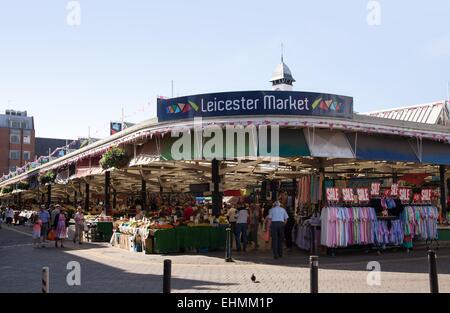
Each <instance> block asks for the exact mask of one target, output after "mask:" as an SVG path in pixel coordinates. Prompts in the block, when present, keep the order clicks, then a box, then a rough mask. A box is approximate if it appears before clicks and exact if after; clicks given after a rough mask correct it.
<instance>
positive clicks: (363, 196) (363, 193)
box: [356, 188, 369, 202]
mask: <svg viewBox="0 0 450 313" xmlns="http://www.w3.org/2000/svg"><path fill="white" fill-rule="evenodd" d="M356 192H357V194H358V200H359V202H368V201H369V189H368V188H358V189H357V190H356Z"/></svg>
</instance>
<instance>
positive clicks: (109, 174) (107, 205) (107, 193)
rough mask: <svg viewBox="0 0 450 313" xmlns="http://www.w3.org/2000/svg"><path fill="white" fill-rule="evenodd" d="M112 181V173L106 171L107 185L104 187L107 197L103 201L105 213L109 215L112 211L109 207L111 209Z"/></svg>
mask: <svg viewBox="0 0 450 313" xmlns="http://www.w3.org/2000/svg"><path fill="white" fill-rule="evenodd" d="M110 181H111V173H110V172H109V171H108V172H105V187H104V188H105V199H104V202H103V208H104V211H103V213H104V215H108V214H109V213H110V212H109V209H110V203H109V198H110V197H109V189H110Z"/></svg>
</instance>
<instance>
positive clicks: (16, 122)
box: [10, 121, 20, 128]
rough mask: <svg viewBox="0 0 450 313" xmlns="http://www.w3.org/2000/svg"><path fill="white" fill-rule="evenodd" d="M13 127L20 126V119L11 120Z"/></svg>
mask: <svg viewBox="0 0 450 313" xmlns="http://www.w3.org/2000/svg"><path fill="white" fill-rule="evenodd" d="M10 122H11V124H10V126H11V128H20V122H19V121H10Z"/></svg>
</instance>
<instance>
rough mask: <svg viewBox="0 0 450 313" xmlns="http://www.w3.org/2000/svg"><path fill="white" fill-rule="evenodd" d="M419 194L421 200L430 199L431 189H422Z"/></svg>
mask: <svg viewBox="0 0 450 313" xmlns="http://www.w3.org/2000/svg"><path fill="white" fill-rule="evenodd" d="M421 196H422V201H424V202H427V201H431V189H422V192H421Z"/></svg>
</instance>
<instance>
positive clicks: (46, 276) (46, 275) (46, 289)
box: [42, 267, 50, 293]
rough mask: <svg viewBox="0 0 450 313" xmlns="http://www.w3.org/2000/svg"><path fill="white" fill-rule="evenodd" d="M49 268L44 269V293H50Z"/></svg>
mask: <svg viewBox="0 0 450 313" xmlns="http://www.w3.org/2000/svg"><path fill="white" fill-rule="evenodd" d="M49 271H50V270H49V268H48V267H43V268H42V293H49V292H50V280H49Z"/></svg>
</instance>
